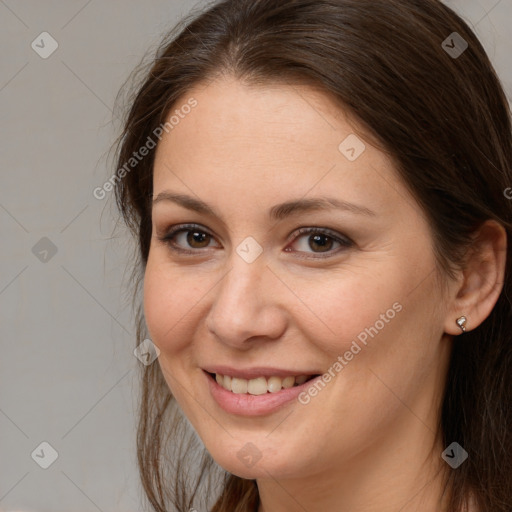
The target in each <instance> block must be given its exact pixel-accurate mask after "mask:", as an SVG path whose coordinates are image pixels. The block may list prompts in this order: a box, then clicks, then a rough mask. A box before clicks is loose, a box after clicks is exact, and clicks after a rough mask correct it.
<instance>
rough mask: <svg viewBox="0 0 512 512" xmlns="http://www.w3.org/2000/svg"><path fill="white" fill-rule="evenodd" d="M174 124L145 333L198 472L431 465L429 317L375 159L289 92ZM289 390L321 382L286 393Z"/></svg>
mask: <svg viewBox="0 0 512 512" xmlns="http://www.w3.org/2000/svg"><path fill="white" fill-rule="evenodd" d="M192 98H193V99H194V100H195V101H196V102H197V104H196V103H194V102H193V100H192ZM192 103H194V105H195V106H194V108H183V109H181V107H182V106H183V105H186V104H192ZM175 110H178V113H176V112H175ZM173 114H174V115H175V116H176V118H175V119H174V120H173V122H172V123H171V124H172V126H173V128H172V129H171V130H169V133H165V132H164V136H163V137H162V140H161V142H160V143H159V145H158V148H157V154H156V159H155V166H154V204H153V213H152V216H153V236H152V239H151V247H150V252H149V259H148V263H147V268H146V273H145V281H144V309H145V318H146V323H147V326H148V329H149V333H150V336H151V340H152V341H153V343H154V344H155V345H156V346H157V347H158V348H159V350H160V356H159V358H158V363H159V364H160V366H161V369H162V371H163V375H164V376H165V379H166V381H167V383H168V385H169V388H170V389H171V391H172V393H173V394H174V396H175V397H176V399H177V401H178V403H179V405H180V406H181V408H182V409H183V411H184V413H185V415H186V417H187V418H188V420H189V421H190V422H191V424H192V425H193V427H194V428H195V430H196V431H197V433H198V435H199V436H200V438H201V439H202V441H203V442H204V444H205V446H206V448H207V449H208V451H209V452H210V453H211V454H212V456H213V458H214V459H215V460H216V461H217V462H218V463H219V464H220V465H221V466H223V467H224V468H225V469H227V470H228V471H230V472H232V473H234V474H236V475H239V476H242V477H245V478H259V477H265V478H268V476H269V475H272V476H273V477H276V478H277V477H281V478H292V477H301V476H303V477H307V476H311V475H313V474H320V473H323V472H329V474H331V475H334V472H335V471H337V470H339V469H340V468H341V467H342V466H343V467H346V463H348V462H350V463H351V464H357V463H362V462H363V461H366V462H368V458H369V457H377V458H378V457H379V456H381V455H382V454H383V452H384V451H388V452H389V453H391V451H392V450H395V453H402V454H404V455H405V454H406V453H409V452H408V450H413V452H411V453H416V454H417V453H418V450H421V449H422V448H421V449H420V448H418V446H420V445H418V444H417V443H423V445H422V446H428V447H430V443H431V442H432V441H433V431H434V430H435V427H436V421H437V407H438V403H439V399H440V396H441V393H442V389H443V386H444V379H445V372H446V365H447V360H448V355H449V350H448V343H447V339H446V337H445V336H443V324H444V322H445V316H446V300H445V299H444V297H443V295H442V293H441V291H440V289H439V286H438V284H436V283H437V281H436V279H435V275H436V274H435V272H436V270H435V268H436V267H435V261H434V256H433V249H432V239H431V234H430V231H429V226H428V223H427V221H426V219H425V218H424V216H423V214H422V211H421V210H420V207H419V206H418V204H417V202H416V201H415V200H414V199H413V197H412V196H411V195H410V194H409V193H408V191H407V190H406V188H405V186H404V185H403V183H402V182H401V181H400V180H399V178H398V176H397V174H396V172H395V170H394V168H393V164H392V162H391V161H390V159H389V158H388V157H387V156H386V155H385V154H384V153H382V152H381V151H379V150H377V149H376V148H375V147H373V146H372V145H371V144H370V142H369V141H368V140H365V139H364V138H363V136H362V135H355V131H356V129H357V128H358V126H357V124H356V123H355V122H352V121H350V118H349V117H347V116H346V114H345V113H344V112H343V111H342V110H340V109H339V107H337V106H336V105H335V104H334V103H332V102H331V100H330V99H329V98H328V97H327V96H325V95H324V94H322V93H320V92H318V91H315V90H314V89H311V88H309V87H305V86H304V87H298V86H288V85H275V86H272V87H271V86H261V85H260V86H252V87H249V86H247V85H242V84H241V83H240V82H238V81H235V80H234V79H227V78H224V79H223V80H222V81H220V80H218V81H216V82H213V83H211V84H210V85H208V86H206V87H204V86H202V87H197V88H195V89H194V90H192V91H191V92H190V94H189V95H187V96H186V97H183V98H182V99H181V100H180V101H179V102H178V103H177V104H176V105H175V107H174V109H173ZM177 119H178V121H176V120H177ZM168 126H169V125H168ZM358 133H361V132H358ZM363 144H364V146H363ZM171 195H179V196H181V199H182V200H181V201H178V200H173V199H172V197H171ZM185 196H187V198H189V199H187V200H186V201H185V200H184V197H185ZM155 199H156V200H155ZM335 202H337V204H336V203H335ZM203 203H204V205H203ZM284 203H290V204H289V205H288V206H278V205H283V204H284ZM187 205H188V206H187ZM198 205H203V206H202V207H201V208H199V207H198ZM187 224H193V226H188V227H187V226H182V225H187ZM179 226H181V227H182V229H183V231H180V232H178V233H176V234H175V235H174V236H172V238H171V235H170V231H171V228H174V227H179ZM301 228H303V229H304V231H303V232H299V230H300V229H301ZM311 228H314V229H316V230H317V232H314V233H311V232H308V230H309V229H311ZM167 235H169V239H168V240H167V241H163V240H161V239H162V238H164V237H166V236H167ZM155 364H157V363H155ZM216 369H217V370H218V372H219V373H223V374H227V375H228V378H227V379H220V378H219V380H221V382H223V384H224V385H226V386H229V385H231V386H232V389H234V390H235V391H238V393H237V392H233V390H231V391H228V390H226V389H223V388H222V387H221V386H220V385H219V384H217V383H216V382H215V379H212V377H210V375H209V374H208V373H207V371H208V372H215V370H216ZM303 375H306V376H308V377H310V376H311V375H320V377H318V378H316V379H315V380H314V381H311V382H305V383H303V384H301V385H300V387H289V386H291V385H292V383H293V382H294V381H293V379H291V376H297V377H298V376H303ZM243 376H245V377H251V378H250V379H241V377H243ZM272 376H273V378H270V377H272ZM286 376H288V378H287V379H284V377H286ZM229 377H231V379H230V378H229ZM261 377H267V378H266V379H264V380H263V379H262V378H261ZM277 377H279V378H277ZM303 379H304V377H303V378H302V379H299V382H301V381H302V380H303ZM248 381H252V382H248ZM283 385H284V386H285V387H284V388H283V389H282V386H283ZM265 386H267V387H265ZM268 386H270V389H271V391H269V387H268ZM247 389H248V390H249V392H247ZM278 390H280V391H278ZM397 451H398V452H397ZM375 460H376V459H375Z"/></svg>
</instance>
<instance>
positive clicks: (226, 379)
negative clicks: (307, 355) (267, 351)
mask: <svg viewBox="0 0 512 512" xmlns="http://www.w3.org/2000/svg"><path fill="white" fill-rule="evenodd" d="M307 379H308V376H307V375H299V376H297V377H294V376H289V377H284V378H281V377H269V378H268V379H267V378H265V377H257V378H256V379H250V380H247V379H239V378H238V377H230V376H229V375H221V374H220V373H216V374H215V380H216V381H217V382H218V384H219V385H220V386H222V387H223V388H224V389H227V390H228V391H232V392H233V393H238V394H240V393H249V394H250V395H264V394H265V393H266V392H267V391H269V392H270V393H276V392H277V391H281V389H282V388H291V387H293V386H294V385H295V384H303V383H304V382H306V380H307Z"/></svg>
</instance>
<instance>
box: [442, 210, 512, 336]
mask: <svg viewBox="0 0 512 512" xmlns="http://www.w3.org/2000/svg"><path fill="white" fill-rule="evenodd" d="M506 256H507V232H506V230H505V228H504V227H503V225H502V224H500V223H498V222H496V221H494V220H488V221H486V222H484V224H482V226H481V227H480V229H479V230H478V231H477V232H476V234H475V236H474V241H473V244H472V246H471V247H470V250H469V253H468V256H467V260H466V263H465V266H464V269H463V270H461V276H460V279H459V280H458V281H457V284H456V287H455V288H454V296H453V299H452V300H451V307H450V308H449V313H448V315H447V317H446V320H445V327H444V328H445V332H446V333H447V334H454V335H459V334H462V332H463V331H462V330H461V328H460V327H459V326H458V325H457V322H456V320H457V319H458V318H460V317H461V316H465V317H466V323H465V328H466V332H467V331H471V330H472V329H475V328H476V327H478V326H479V325H480V324H481V323H482V322H483V321H484V320H485V319H486V318H487V317H488V316H489V314H490V313H491V311H492V309H493V307H494V306H495V304H496V302H497V301H498V297H499V296H500V293H501V290H502V288H503V281H504V277H505V267H506Z"/></svg>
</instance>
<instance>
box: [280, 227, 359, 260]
mask: <svg viewBox="0 0 512 512" xmlns="http://www.w3.org/2000/svg"><path fill="white" fill-rule="evenodd" d="M298 233H299V235H303V236H298V237H295V239H294V243H293V245H295V246H296V248H295V249H294V251H297V252H305V253H310V254H311V253H313V254H321V253H325V254H326V256H318V257H320V258H324V257H328V256H331V255H334V254H337V253H339V252H340V251H342V250H344V249H348V248H350V247H352V246H353V245H354V244H353V242H352V241H351V240H350V239H349V238H347V237H344V236H342V235H339V234H337V233H331V232H330V231H327V230H325V229H321V228H301V229H299V230H298ZM335 244H338V248H337V250H336V247H335ZM285 250H286V251H287V252H294V251H290V250H289V249H285ZM313 257H315V256H313Z"/></svg>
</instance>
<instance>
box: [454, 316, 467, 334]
mask: <svg viewBox="0 0 512 512" xmlns="http://www.w3.org/2000/svg"><path fill="white" fill-rule="evenodd" d="M466 320H467V318H466V317H465V316H461V317H459V318H457V320H455V321H456V322H457V325H458V326H459V327H460V328H461V329H462V332H466Z"/></svg>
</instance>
